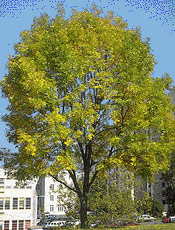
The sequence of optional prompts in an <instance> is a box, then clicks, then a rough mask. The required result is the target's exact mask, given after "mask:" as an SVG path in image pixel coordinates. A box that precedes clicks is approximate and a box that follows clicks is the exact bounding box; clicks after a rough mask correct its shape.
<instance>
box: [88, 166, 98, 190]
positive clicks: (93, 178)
mask: <svg viewBox="0 0 175 230" xmlns="http://www.w3.org/2000/svg"><path fill="white" fill-rule="evenodd" d="M98 172H99V170H96V171H95V173H94V175H93V176H92V179H91V181H90V182H89V189H90V187H91V186H92V184H93V183H94V180H95V178H96V176H97V174H98Z"/></svg>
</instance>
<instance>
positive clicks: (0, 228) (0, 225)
mask: <svg viewBox="0 0 175 230" xmlns="http://www.w3.org/2000/svg"><path fill="white" fill-rule="evenodd" d="M2 227H3V221H2V220H0V230H2Z"/></svg>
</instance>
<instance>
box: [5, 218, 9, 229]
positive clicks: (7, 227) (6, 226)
mask: <svg viewBox="0 0 175 230" xmlns="http://www.w3.org/2000/svg"><path fill="white" fill-rule="evenodd" d="M4 230H9V221H8V220H6V221H4Z"/></svg>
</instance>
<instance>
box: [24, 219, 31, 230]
mask: <svg viewBox="0 0 175 230" xmlns="http://www.w3.org/2000/svg"><path fill="white" fill-rule="evenodd" d="M29 227H30V220H25V230H27V229H28V228H29Z"/></svg>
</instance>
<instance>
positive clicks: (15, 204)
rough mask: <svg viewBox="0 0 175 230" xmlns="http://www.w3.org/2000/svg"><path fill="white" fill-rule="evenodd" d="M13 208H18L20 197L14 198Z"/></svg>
mask: <svg viewBox="0 0 175 230" xmlns="http://www.w3.org/2000/svg"><path fill="white" fill-rule="evenodd" d="M13 209H18V198H13Z"/></svg>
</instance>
